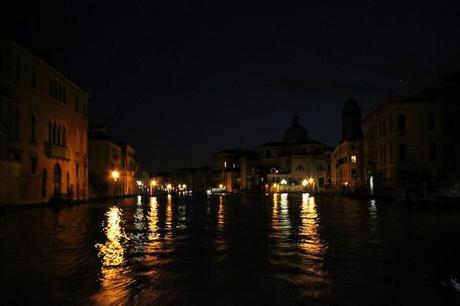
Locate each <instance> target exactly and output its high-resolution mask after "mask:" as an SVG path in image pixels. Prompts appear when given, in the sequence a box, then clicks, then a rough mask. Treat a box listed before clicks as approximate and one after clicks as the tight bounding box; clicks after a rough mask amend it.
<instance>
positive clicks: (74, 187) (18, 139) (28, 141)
mask: <svg viewBox="0 0 460 306" xmlns="http://www.w3.org/2000/svg"><path fill="white" fill-rule="evenodd" d="M87 101H88V94H87V93H86V92H85V91H84V90H83V89H81V88H80V87H79V86H78V85H76V84H75V83H73V82H72V81H70V80H69V79H68V78H67V77H66V76H65V75H64V74H62V73H61V72H59V71H58V70H57V69H56V68H54V67H52V66H50V65H49V64H47V63H45V62H44V61H43V60H41V59H40V58H38V57H37V56H35V55H33V54H32V53H30V52H29V51H27V50H25V49H24V48H22V47H21V46H19V45H18V44H16V43H14V42H11V41H1V42H0V204H7V205H11V204H27V203H39V202H48V201H51V200H53V199H62V198H65V199H73V200H86V199H87V197H88V177H87V166H88V153H87V152H88V151H87V125H88V104H87V103H88V102H87Z"/></svg>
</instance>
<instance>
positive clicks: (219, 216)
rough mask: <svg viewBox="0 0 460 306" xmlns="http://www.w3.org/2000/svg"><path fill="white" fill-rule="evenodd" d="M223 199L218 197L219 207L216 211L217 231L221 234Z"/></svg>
mask: <svg viewBox="0 0 460 306" xmlns="http://www.w3.org/2000/svg"><path fill="white" fill-rule="evenodd" d="M224 223H225V220H224V197H223V196H219V206H218V209H217V230H218V231H220V232H222V231H223V230H224Z"/></svg>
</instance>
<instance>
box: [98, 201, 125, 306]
mask: <svg viewBox="0 0 460 306" xmlns="http://www.w3.org/2000/svg"><path fill="white" fill-rule="evenodd" d="M105 215H106V217H107V223H106V224H105V226H104V228H103V230H104V234H105V235H106V238H107V240H106V242H105V243H104V244H100V243H99V244H96V247H97V248H98V250H99V258H100V259H101V262H102V267H101V277H100V285H101V288H100V290H99V292H98V293H97V294H96V295H95V296H94V298H93V299H94V302H95V303H97V304H100V305H113V304H122V303H124V302H126V299H127V297H128V293H129V290H128V286H129V284H130V283H131V282H132V278H131V277H130V276H129V270H128V268H127V267H126V266H125V252H126V249H125V243H126V242H127V240H128V237H127V236H126V234H125V231H124V229H123V220H122V211H121V209H120V208H118V207H116V206H112V207H110V208H109V210H108V211H107V213H106V214H105Z"/></svg>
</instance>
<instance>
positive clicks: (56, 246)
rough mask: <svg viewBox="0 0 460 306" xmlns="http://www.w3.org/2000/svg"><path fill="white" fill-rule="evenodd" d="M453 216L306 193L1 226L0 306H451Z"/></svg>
mask: <svg viewBox="0 0 460 306" xmlns="http://www.w3.org/2000/svg"><path fill="white" fill-rule="evenodd" d="M459 243H460V208H446V207H443V208H438V207H423V208H422V207H417V208H414V207H409V208H408V207H404V206H401V205H398V204H396V203H392V202H379V201H377V202H376V201H358V200H354V199H336V198H330V197H327V196H326V197H319V198H311V197H308V196H307V195H303V196H302V195H289V196H288V195H285V194H282V195H277V196H266V197H262V198H260V197H258V196H255V195H235V196H225V197H212V198H209V199H208V198H188V197H172V198H171V197H169V198H166V197H164V198H158V199H157V198H150V199H149V198H145V199H143V201H142V202H138V201H136V199H129V200H124V201H122V202H119V203H116V204H115V203H107V204H103V203H91V204H87V205H80V206H73V207H61V208H57V209H52V208H36V209H27V210H22V211H17V212H11V213H6V214H2V215H0V304H7V305H9V304H34V305H37V304H44V305H55V304H56V305H67V304H71V305H72V304H73V305H82V304H100V305H123V304H130V305H132V304H134V305H136V304H137V305H207V304H212V305H458V304H459V301H460V288H457V289H458V290H459V291H457V290H456V288H455V286H456V283H455V282H460V245H459Z"/></svg>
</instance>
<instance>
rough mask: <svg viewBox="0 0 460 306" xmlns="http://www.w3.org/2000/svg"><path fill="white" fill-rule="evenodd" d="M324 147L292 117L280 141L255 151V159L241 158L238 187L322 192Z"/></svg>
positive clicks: (249, 157) (324, 183)
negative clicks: (239, 183) (306, 188)
mask: <svg viewBox="0 0 460 306" xmlns="http://www.w3.org/2000/svg"><path fill="white" fill-rule="evenodd" d="M326 149H327V147H326V145H325V144H323V143H321V142H319V141H316V140H312V139H311V138H310V137H309V135H308V132H307V130H306V129H305V128H304V127H302V126H301V125H300V123H299V118H298V117H297V116H294V117H293V121H292V125H291V126H289V127H288V128H287V129H286V131H285V133H284V135H283V140H282V141H281V142H268V143H265V144H262V145H260V146H259V147H258V148H257V154H256V155H255V156H245V157H244V158H243V159H241V163H240V165H241V186H242V189H245V190H259V189H260V187H261V186H263V187H264V188H265V189H266V190H271V189H273V188H272V187H273V186H279V185H280V184H281V185H285V186H283V188H284V190H288V189H289V190H294V189H296V188H297V189H298V190H299V191H301V190H302V189H303V188H304V187H305V186H302V183H304V182H305V181H308V188H309V189H315V190H323V189H324V188H325V186H326V184H327V181H325V179H326V172H327V171H326V170H327V168H326V167H327V163H326V155H325V152H326ZM297 189H296V190H297Z"/></svg>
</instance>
